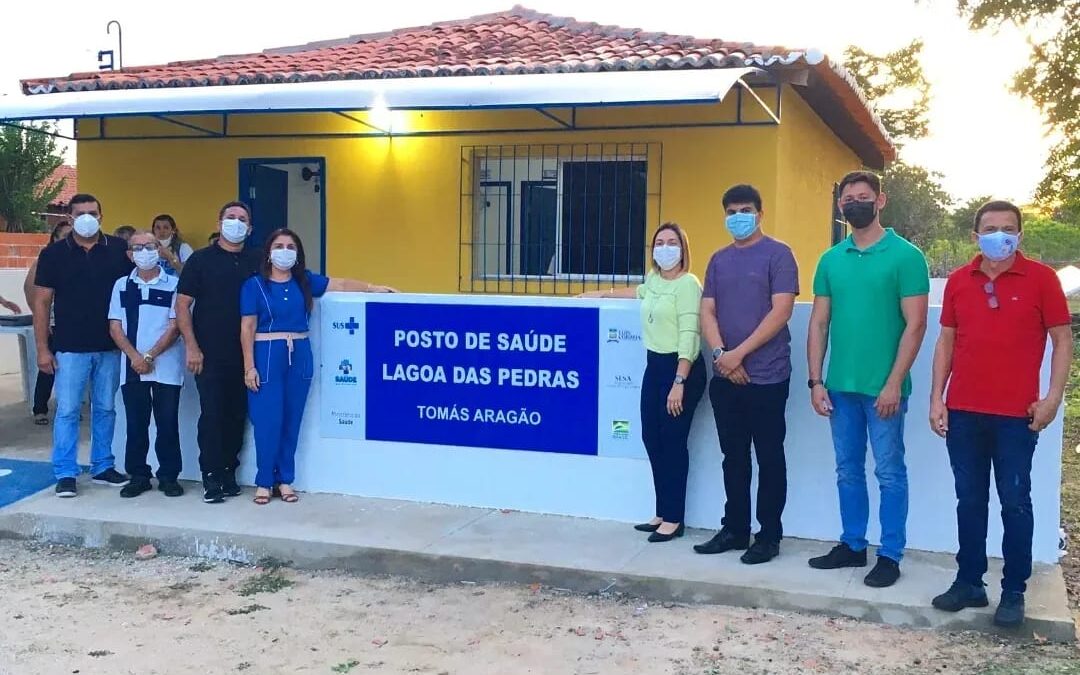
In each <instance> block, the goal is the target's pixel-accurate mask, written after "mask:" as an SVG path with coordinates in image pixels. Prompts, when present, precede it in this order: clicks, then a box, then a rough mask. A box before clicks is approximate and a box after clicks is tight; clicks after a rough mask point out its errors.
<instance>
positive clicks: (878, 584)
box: [863, 555, 900, 588]
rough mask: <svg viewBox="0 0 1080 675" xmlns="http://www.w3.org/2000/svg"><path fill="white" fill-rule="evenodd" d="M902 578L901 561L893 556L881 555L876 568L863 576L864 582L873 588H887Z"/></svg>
mask: <svg viewBox="0 0 1080 675" xmlns="http://www.w3.org/2000/svg"><path fill="white" fill-rule="evenodd" d="M899 578H900V563H898V562H896V561H895V560H893V559H892V558H886V557H885V556H883V555H879V556H878V558H877V564H876V565H874V569H872V570H870V574H867V575H866V577H864V578H863V583H864V584H866V585H867V586H870V587H871V588H887V587H889V586H892V585H893V584H895V583H896V580H897V579H899Z"/></svg>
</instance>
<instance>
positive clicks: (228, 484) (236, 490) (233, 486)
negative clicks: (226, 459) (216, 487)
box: [221, 469, 244, 497]
mask: <svg viewBox="0 0 1080 675" xmlns="http://www.w3.org/2000/svg"><path fill="white" fill-rule="evenodd" d="M221 490H222V492H224V493H225V496H226V497H239V496H240V495H242V494H243V493H244V492H243V490H241V489H240V486H239V485H237V483H236V469H225V470H224V471H222V472H221Z"/></svg>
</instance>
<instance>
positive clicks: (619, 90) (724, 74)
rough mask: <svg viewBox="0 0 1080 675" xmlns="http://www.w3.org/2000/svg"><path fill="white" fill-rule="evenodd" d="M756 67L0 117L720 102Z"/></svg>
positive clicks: (347, 83) (87, 96)
mask: <svg viewBox="0 0 1080 675" xmlns="http://www.w3.org/2000/svg"><path fill="white" fill-rule="evenodd" d="M755 72H761V70H760V69H758V68H719V69H710V70H654V71H635V72H605V73H557V74H542V75H492V76H462V77H411V78H397V79H382V80H375V79H371V80H338V81H332V82H297V83H288V84H248V85H231V86H209V87H180V88H172V89H169V88H163V89H108V90H101V91H83V92H66V93H60V94H37V95H33V96H20V97H2V98H0V121H5V122H15V121H20V120H45V119H77V118H83V117H120V116H131V115H191V114H208V113H267V112H324V111H349V110H368V109H371V108H381V107H386V108H389V109H393V110H467V109H485V108H543V107H590V106H610V105H647V104H677V103H716V102H719V101H721V100H723V98H724V96H725V95H726V94H727V93H728V92H729V91H730V90H731V89H732V87H734V86H735V85H736V84H737V83H738V82H739V81H740V80H741V79H742V78H743V77H745V76H747V75H750V74H751V73H755Z"/></svg>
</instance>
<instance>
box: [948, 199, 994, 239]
mask: <svg viewBox="0 0 1080 675" xmlns="http://www.w3.org/2000/svg"><path fill="white" fill-rule="evenodd" d="M991 199H993V197H991V196H989V195H986V196H983V197H973V198H972V199H969V200H967V201H966V202H964V203H962V204H960V206H957V207H956V208H955V209H954V210H953V212H952V214H951V215H950V216H949V217H950V219H951V220H952V225H953V228H955V230H956V231H957V232H958V233H959V234H962V235H966V234H967V233H968V232H971V231H972V230H974V229H975V214H976V213H977V212H978V211H979V207H980V206H982V205H983V204H985V203H986V202H988V201H990V200H991Z"/></svg>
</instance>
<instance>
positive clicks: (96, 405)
mask: <svg viewBox="0 0 1080 675" xmlns="http://www.w3.org/2000/svg"><path fill="white" fill-rule="evenodd" d="M69 209H70V215H71V231H70V232H69V233H66V234H65V233H64V232H63V231H61V230H60V228H57V229H56V230H54V232H53V241H52V243H50V244H49V245H48V246H47V247H46V248H45V249H43V250H42V252H41V254H40V255H39V257H38V260H37V262H36V263H35V264H34V266H33V268H32V270H31V273H30V275H28V276H29V278H30V279H32V283H28V287H27V294H26V295H27V297H28V298H29V299H30V300H31V303H32V308H33V315H34V334H35V339H36V342H37V348H38V368H39V371H40V373H41V374H42V376H43V377H46V378H48V377H50V376H52V377H55V390H56V414H55V418H54V427H53V470H54V473H55V476H56V479H57V484H56V494H57V496H59V497H75V496H76V495H77V493H78V487H77V483H76V477H77V476H78V475H79V473H80V470H79V466H78V463H77V449H78V438H79V420H80V417H81V408H82V403H83V398H84V396H85V394H86V391H87V389H88V388H89V391H90V418H91V423H90V435H91V449H90V475H91V480H92V481H93V482H94V483H98V484H102V485H109V486H114V487H119V488H121V491H120V494H121V496H123V497H137V496H138V495H140V494H143V493H144V492H147V491H149V490H151V489H153V484H152V474H151V469H150V466H149V465H148V463H147V459H148V454H149V446H150V438H149V428H150V419H151V416H153V420H154V423H155V426H156V440H155V444H154V450H155V454H156V455H157V461H158V470H157V474H156V478H157V481H158V489H159V490H161V491H162V492H163V493H164V494H165V495H167V496H170V497H176V496H180V495H182V494H183V488H182V487H181V485H180V483H179V482H178V478H179V475H180V472H181V470H182V460H181V452H180V432H179V407H180V391H181V387H182V385H183V381H184V378H185V370H186V371H190V372H191V373H192V374H193V375H194V376H195V383H196V386H197V388H198V392H199V399H200V407H201V414H200V417H199V425H198V443H199V464H200V468H201V472H202V484H203V501H205V502H207V503H221V502H223V501H225V498H226V497H229V496H238V495H240V494H242V490H241V488H240V486H239V485H238V483H237V480H236V470H237V468H238V467H239V464H240V459H239V457H240V450H241V447H242V445H243V440H244V434H245V424H246V421H247V419H248V418H249V416H250V419H251V421H252V423H253V426H254V432H255V439H256V440H255V446H256V447H255V451H256V463H257V465H258V474H257V476H256V481H255V482H256V486H257V488H256V494H255V502H256V503H257V504H266V503H268V502H269V500H270V497H271V495H272V494H276V495H278V496H280V497H281V499H282V500H283V501H286V502H295V501H297V500H298V497H297V495H296V492H295V490H293V488H292V485H291V484H292V483H293V481H294V479H295V469H294V461H293V457H294V455H295V452H296V442H297V437H298V435H299V429H300V420H301V417H302V415H303V409H304V402H305V401H306V399H307V393H308V388H309V386H310V381H311V378H312V376H313V372H314V364H313V360H312V355H311V349H310V345H309V343H308V317H309V315H310V313H311V310H312V302H313V298H315V297H319V296H321V295H322V294H323V293H325V292H326V291H327V290H335V291H371V292H391V291H392V290H393V289H390V288H387V287H383V286H376V285H374V284H370V283H368V282H363V281H353V280H348V279H330V278H328V277H325V276H322V275H320V274H315V273H312V272H311V271H309V270H307V269H306V264H305V259H304V249H303V244H302V243H301V241H300V238H299V237H298V236H297V235H296V233H294V232H292V231H291V230H287V229H280V230H276V231H274V232H272V233H270V234H269V235H268V236H267V237H266V240H265V243H264V244H263V245H262V246H259V247H256V246H245V242H246V241H247V239H248V237H249V236H250V234H251V230H252V228H251V212H250V209H249V208H248V207H247V205H245V204H243V203H242V202H229V203H228V204H225V205H224V206H223V207H222V208H221V209H220V211H219V212H218V228H217V230H218V232H217V233H218V234H219V237H217V238H212V239H211V243H210V245H208V246H207V247H205V248H202V249H199V250H197V251H196V250H193V249H192V248H191V246H189V245H188V244H186V243H184V242H183V241H182V240H181V239H180V237H179V232H178V230H177V227H176V222H175V221H174V220H173V219H172V218H171V217H169V216H167V215H162V216H158V217H156V218H155V219H154V221H153V225H152V229H151V230H149V231H138V230H133V231H130V232H125V231H121V232H119V233H118V234H119V236H112V235H107V234H105V233H104V232H102V231H101V222H102V219H103V213H102V210H103V209H102V206H101V203H100V201H99V200H98V199H97V198H95V197H94V196H93V195H89V194H79V195H75V196H74V197H73V198H72V199H71V201H70V204H69ZM39 386H40V383H39ZM49 388H50V389H51V388H52V387H51V386H50V387H49ZM118 388H119V389H120V392H121V398H122V400H123V402H124V408H125V413H126V419H127V425H126V445H125V463H124V464H125V470H126V471H127V473H128V474H130V476H129V475H125V474H122V473H120V472H119V471H117V470H116V468H115V459H114V456H113V452H112V443H113V433H114V427H115V420H116V411H115V405H114V403H115V399H116V392H117V389H118ZM36 398H43V400H41V401H38V402H36V403H35V410H34V412H35V414H36V415H39V416H43V415H44V413H45V412H46V411H47V407H46V406H47V403H48V400H49V393H48V391H46V393H44V395H43V396H37V397H36ZM37 403H41V404H42V405H41V407H38V406H37ZM45 419H46V423H47V417H46V418H45Z"/></svg>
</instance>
